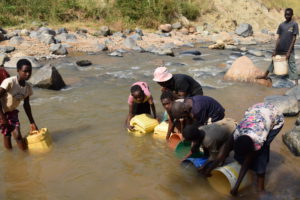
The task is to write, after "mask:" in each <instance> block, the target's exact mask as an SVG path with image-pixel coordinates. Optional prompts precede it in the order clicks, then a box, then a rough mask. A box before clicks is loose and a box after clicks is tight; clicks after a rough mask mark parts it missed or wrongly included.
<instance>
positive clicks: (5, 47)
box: [0, 46, 16, 53]
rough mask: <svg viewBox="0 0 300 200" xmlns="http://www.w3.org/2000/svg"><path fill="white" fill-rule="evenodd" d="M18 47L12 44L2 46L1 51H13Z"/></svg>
mask: <svg viewBox="0 0 300 200" xmlns="http://www.w3.org/2000/svg"><path fill="white" fill-rule="evenodd" d="M15 49H16V48H15V47H12V46H0V52H1V53H10V52H13V51H14V50H15Z"/></svg>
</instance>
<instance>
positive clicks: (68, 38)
mask: <svg viewBox="0 0 300 200" xmlns="http://www.w3.org/2000/svg"><path fill="white" fill-rule="evenodd" d="M55 40H57V41H60V42H76V40H77V37H76V36H75V35H73V34H68V33H62V34H59V35H56V36H55Z"/></svg>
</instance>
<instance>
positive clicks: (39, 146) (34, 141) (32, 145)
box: [26, 128, 52, 151]
mask: <svg viewBox="0 0 300 200" xmlns="http://www.w3.org/2000/svg"><path fill="white" fill-rule="evenodd" d="M26 140H27V144H28V149H29V150H39V151H40V150H48V149H49V148H50V146H51V144H52V139H51V136H50V134H49V131H48V129H47V128H42V129H40V130H38V131H32V132H30V133H29V135H28V136H27V137H26Z"/></svg>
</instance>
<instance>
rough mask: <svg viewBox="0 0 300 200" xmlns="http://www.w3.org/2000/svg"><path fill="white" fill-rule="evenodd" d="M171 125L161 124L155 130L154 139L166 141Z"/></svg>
mask: <svg viewBox="0 0 300 200" xmlns="http://www.w3.org/2000/svg"><path fill="white" fill-rule="evenodd" d="M168 128H169V124H168V123H167V122H165V121H164V122H161V123H160V124H158V125H157V126H156V127H155V128H154V132H153V135H152V137H153V138H155V139H161V140H165V139H166V136H167V132H168Z"/></svg>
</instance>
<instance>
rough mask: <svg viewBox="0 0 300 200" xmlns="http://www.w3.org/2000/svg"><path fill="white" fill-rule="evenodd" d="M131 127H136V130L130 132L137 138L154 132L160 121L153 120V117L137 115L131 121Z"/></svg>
mask: <svg viewBox="0 0 300 200" xmlns="http://www.w3.org/2000/svg"><path fill="white" fill-rule="evenodd" d="M130 125H131V126H134V130H133V131H130V130H129V129H128V132H129V133H132V134H133V135H135V136H143V135H145V134H147V133H151V132H153V130H154V128H155V127H156V126H157V125H158V121H157V120H156V119H153V118H152V117H151V115H148V114H141V115H136V116H134V117H133V118H132V119H131V120H130Z"/></svg>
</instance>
